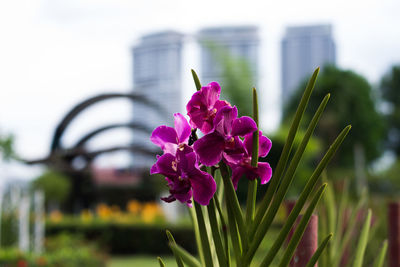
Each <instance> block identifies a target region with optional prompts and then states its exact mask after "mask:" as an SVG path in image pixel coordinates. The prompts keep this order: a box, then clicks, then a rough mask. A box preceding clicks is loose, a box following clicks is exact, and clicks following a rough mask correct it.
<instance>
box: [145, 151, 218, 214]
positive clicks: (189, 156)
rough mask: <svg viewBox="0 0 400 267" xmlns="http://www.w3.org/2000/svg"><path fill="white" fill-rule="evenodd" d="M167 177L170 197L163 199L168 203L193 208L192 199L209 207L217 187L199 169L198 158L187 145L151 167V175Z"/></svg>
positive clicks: (160, 158)
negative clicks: (174, 202)
mask: <svg viewBox="0 0 400 267" xmlns="http://www.w3.org/2000/svg"><path fill="white" fill-rule="evenodd" d="M155 173H159V174H162V175H164V176H165V179H166V180H167V182H168V186H169V188H170V190H169V192H170V196H168V197H165V198H161V199H162V200H164V201H166V202H172V201H175V200H176V199H177V200H179V201H180V202H182V203H186V204H187V205H188V206H190V207H191V205H192V204H191V203H192V201H191V198H192V195H193V199H194V200H195V201H196V202H197V203H199V204H200V205H208V204H209V202H210V199H211V198H212V197H213V195H214V193H215V191H216V189H217V185H216V183H215V181H214V179H213V177H212V176H211V175H210V174H208V173H207V172H203V171H201V170H200V169H199V166H198V163H197V156H196V154H195V153H194V152H193V149H192V148H191V147H189V146H187V145H183V146H181V147H179V149H178V150H177V151H176V155H175V156H174V155H172V154H170V153H165V154H164V155H162V156H160V157H159V158H158V160H157V162H156V163H155V164H154V165H153V166H152V167H151V170H150V174H155Z"/></svg>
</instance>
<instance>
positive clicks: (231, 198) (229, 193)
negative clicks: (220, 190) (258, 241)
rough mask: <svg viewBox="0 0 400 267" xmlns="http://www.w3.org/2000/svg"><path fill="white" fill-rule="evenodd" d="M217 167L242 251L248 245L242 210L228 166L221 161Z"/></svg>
mask: <svg viewBox="0 0 400 267" xmlns="http://www.w3.org/2000/svg"><path fill="white" fill-rule="evenodd" d="M219 168H220V171H221V175H222V180H223V181H224V188H225V194H226V203H227V206H229V207H230V208H231V211H232V213H233V216H234V218H235V221H236V224H237V227H238V230H239V234H240V238H241V242H242V249H243V251H246V250H247V247H248V236H247V229H246V227H245V226H244V221H243V215H242V210H241V208H240V204H239V200H238V199H237V196H236V192H235V188H234V187H233V184H232V179H231V177H230V175H229V171H228V167H227V166H226V164H225V163H224V162H223V161H221V162H220V164H219ZM229 220H230V219H229ZM229 223H230V222H229Z"/></svg>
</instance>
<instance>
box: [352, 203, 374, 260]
mask: <svg viewBox="0 0 400 267" xmlns="http://www.w3.org/2000/svg"><path fill="white" fill-rule="evenodd" d="M371 215H372V212H371V209H368V213H367V218H366V220H365V222H364V225H363V227H362V229H361V234H360V239H359V240H358V244H357V248H356V254H355V258H354V264H353V267H361V266H362V263H363V260H364V252H365V248H366V247H367V243H368V234H369V228H370V226H371Z"/></svg>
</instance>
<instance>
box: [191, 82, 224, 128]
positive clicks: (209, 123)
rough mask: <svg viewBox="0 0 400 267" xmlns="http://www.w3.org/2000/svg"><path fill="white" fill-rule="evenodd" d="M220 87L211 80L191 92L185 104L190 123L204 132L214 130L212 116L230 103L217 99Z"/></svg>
mask: <svg viewBox="0 0 400 267" xmlns="http://www.w3.org/2000/svg"><path fill="white" fill-rule="evenodd" d="M220 94H221V87H220V86H219V84H218V83H216V82H211V83H210V84H208V85H207V86H204V87H202V88H201V89H200V90H199V91H197V92H196V93H194V94H193V96H192V98H191V99H190V101H189V102H188V104H187V105H186V110H187V113H188V115H189V117H190V124H191V125H192V127H193V128H198V129H200V131H201V132H202V133H204V134H208V133H210V132H211V131H213V130H214V124H213V122H214V118H215V116H216V114H217V112H218V111H219V110H220V109H221V108H222V107H224V106H227V105H230V104H229V103H228V102H227V101H223V100H219V96H220Z"/></svg>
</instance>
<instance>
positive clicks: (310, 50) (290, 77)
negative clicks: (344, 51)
mask: <svg viewBox="0 0 400 267" xmlns="http://www.w3.org/2000/svg"><path fill="white" fill-rule="evenodd" d="M281 45H282V51H281V52H282V76H281V78H282V103H283V104H285V103H286V102H287V101H288V100H289V99H290V97H291V96H292V95H293V92H294V91H295V90H296V89H297V88H298V87H299V85H300V83H301V82H302V81H303V80H304V79H305V78H306V77H307V76H309V75H310V74H312V72H313V71H314V69H315V68H317V67H323V66H324V65H325V64H335V62H336V51H335V50H336V49H335V42H334V40H333V37H332V26H331V25H312V26H301V27H298V26H296V27H288V28H286V33H285V36H284V38H283V40H282V43H281Z"/></svg>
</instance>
